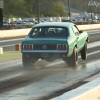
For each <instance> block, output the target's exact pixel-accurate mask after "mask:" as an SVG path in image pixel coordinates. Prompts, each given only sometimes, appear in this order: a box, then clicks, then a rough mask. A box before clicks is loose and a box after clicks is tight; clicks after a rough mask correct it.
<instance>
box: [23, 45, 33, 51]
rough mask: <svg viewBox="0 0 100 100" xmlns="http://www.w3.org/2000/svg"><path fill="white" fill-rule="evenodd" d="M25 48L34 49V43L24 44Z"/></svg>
mask: <svg viewBox="0 0 100 100" xmlns="http://www.w3.org/2000/svg"><path fill="white" fill-rule="evenodd" d="M23 49H24V50H33V44H24V45H23Z"/></svg>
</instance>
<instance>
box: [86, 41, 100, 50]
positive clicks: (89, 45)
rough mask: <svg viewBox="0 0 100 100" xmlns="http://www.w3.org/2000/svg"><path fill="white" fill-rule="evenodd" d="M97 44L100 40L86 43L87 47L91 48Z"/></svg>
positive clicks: (99, 44)
mask: <svg viewBox="0 0 100 100" xmlns="http://www.w3.org/2000/svg"><path fill="white" fill-rule="evenodd" d="M97 46H100V41H97V42H93V43H89V44H87V48H88V49H90V48H93V47H97Z"/></svg>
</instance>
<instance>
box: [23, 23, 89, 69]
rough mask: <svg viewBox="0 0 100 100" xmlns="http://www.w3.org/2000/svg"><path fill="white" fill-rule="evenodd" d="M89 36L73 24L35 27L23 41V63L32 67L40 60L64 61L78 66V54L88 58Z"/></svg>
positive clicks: (69, 64) (48, 24)
mask: <svg viewBox="0 0 100 100" xmlns="http://www.w3.org/2000/svg"><path fill="white" fill-rule="evenodd" d="M87 42H88V34H87V33H86V32H83V31H79V30H78V28H77V26H76V25H75V24H73V23H66V22H48V23H41V24H37V25H35V26H34V27H33V28H32V29H31V31H30V32H29V34H28V36H27V37H26V38H25V39H24V40H23V41H22V45H21V52H22V61H23V65H24V66H25V67H32V66H33V65H34V63H35V62H36V61H38V59H44V60H46V61H49V62H52V61H54V60H56V59H59V58H61V59H63V60H64V61H65V62H66V63H67V65H68V66H74V67H75V66H77V64H78V53H81V58H82V59H83V60H85V59H86V58H87Z"/></svg>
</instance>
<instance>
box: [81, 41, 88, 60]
mask: <svg viewBox="0 0 100 100" xmlns="http://www.w3.org/2000/svg"><path fill="white" fill-rule="evenodd" d="M81 58H82V59H83V60H86V59H87V42H85V45H84V47H83V49H82V51H81Z"/></svg>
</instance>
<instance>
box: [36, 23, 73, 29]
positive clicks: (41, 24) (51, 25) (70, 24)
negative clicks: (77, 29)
mask: <svg viewBox="0 0 100 100" xmlns="http://www.w3.org/2000/svg"><path fill="white" fill-rule="evenodd" d="M73 25H74V23H70V22H45V23H39V24H37V25H35V27H48V26H49V27H67V28H68V27H70V26H73Z"/></svg>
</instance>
